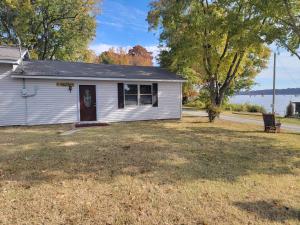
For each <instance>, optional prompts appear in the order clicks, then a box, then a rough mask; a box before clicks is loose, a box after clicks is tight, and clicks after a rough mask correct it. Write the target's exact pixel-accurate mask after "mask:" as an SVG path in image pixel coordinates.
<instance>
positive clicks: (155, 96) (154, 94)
mask: <svg viewBox="0 0 300 225" xmlns="http://www.w3.org/2000/svg"><path fill="white" fill-rule="evenodd" d="M152 89H153V90H152V106H153V107H158V85H157V83H153V84H152Z"/></svg>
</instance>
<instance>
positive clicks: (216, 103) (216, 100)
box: [207, 93, 222, 123]
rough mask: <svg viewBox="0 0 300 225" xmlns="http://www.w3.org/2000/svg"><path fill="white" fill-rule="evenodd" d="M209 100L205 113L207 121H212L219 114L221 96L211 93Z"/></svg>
mask: <svg viewBox="0 0 300 225" xmlns="http://www.w3.org/2000/svg"><path fill="white" fill-rule="evenodd" d="M210 101H211V102H210V105H209V106H208V107H207V113H208V119H209V122H210V123H212V122H214V121H215V119H216V118H218V117H219V116H220V113H221V103H222V98H221V96H220V95H219V93H217V94H211V99H210Z"/></svg>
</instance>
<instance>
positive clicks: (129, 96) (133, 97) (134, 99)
mask: <svg viewBox="0 0 300 225" xmlns="http://www.w3.org/2000/svg"><path fill="white" fill-rule="evenodd" d="M124 89H125V105H127V106H130V105H138V86H137V85H136V84H125V88H124Z"/></svg>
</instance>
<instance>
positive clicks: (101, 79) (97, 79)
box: [11, 75, 186, 83]
mask: <svg viewBox="0 0 300 225" xmlns="http://www.w3.org/2000/svg"><path fill="white" fill-rule="evenodd" d="M11 77H12V78H30V79H46V80H95V81H131V82H145V81H148V82H174V83H185V82H186V80H165V79H125V78H95V77H59V76H27V75H26V76H24V75H11Z"/></svg>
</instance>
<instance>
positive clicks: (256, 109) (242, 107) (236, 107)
mask: <svg viewBox="0 0 300 225" xmlns="http://www.w3.org/2000/svg"><path fill="white" fill-rule="evenodd" d="M224 109H225V110H227V111H233V112H251V113H265V112H266V110H265V108H264V107H262V106H260V105H252V104H248V103H245V104H226V105H225V106H224Z"/></svg>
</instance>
